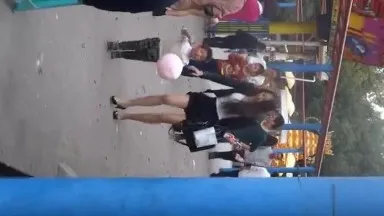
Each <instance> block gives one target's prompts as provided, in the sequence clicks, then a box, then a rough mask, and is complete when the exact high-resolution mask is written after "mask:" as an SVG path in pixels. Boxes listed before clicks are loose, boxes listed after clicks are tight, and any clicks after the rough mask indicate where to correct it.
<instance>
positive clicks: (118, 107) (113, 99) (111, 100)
mask: <svg viewBox="0 0 384 216" xmlns="http://www.w3.org/2000/svg"><path fill="white" fill-rule="evenodd" d="M109 102H110V103H111V104H112V105H114V106H115V108H117V109H125V107H123V106H121V105H120V104H118V103H117V100H116V96H111V97H110V98H109Z"/></svg>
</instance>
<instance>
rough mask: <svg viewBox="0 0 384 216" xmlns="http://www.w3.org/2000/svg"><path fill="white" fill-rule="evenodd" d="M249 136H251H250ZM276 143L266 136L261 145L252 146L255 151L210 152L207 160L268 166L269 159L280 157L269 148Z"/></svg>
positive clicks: (274, 139)
mask: <svg viewBox="0 0 384 216" xmlns="http://www.w3.org/2000/svg"><path fill="white" fill-rule="evenodd" d="M255 133H256V131H255ZM250 136H251V134H250ZM252 136H254V134H252ZM277 143H278V140H277V139H276V138H275V137H273V136H271V135H267V138H266V139H265V141H264V142H262V144H260V143H259V144H254V143H253V144H254V146H255V147H256V148H255V149H250V151H247V150H241V151H237V150H232V151H225V152H210V153H209V159H223V160H229V161H232V162H242V163H246V164H257V165H262V166H269V165H270V162H271V159H275V158H276V159H280V158H281V157H282V154H280V153H274V152H273V151H270V150H272V149H271V147H270V146H274V145H276V144H277Z"/></svg>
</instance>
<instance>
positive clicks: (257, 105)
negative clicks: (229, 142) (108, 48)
mask: <svg viewBox="0 0 384 216" xmlns="http://www.w3.org/2000/svg"><path fill="white" fill-rule="evenodd" d="M215 79H216V80H215ZM211 80H212V81H216V82H218V83H221V84H224V85H228V86H231V87H233V89H222V90H207V91H205V92H190V93H188V94H187V95H156V96H147V97H142V98H136V99H133V100H123V99H120V98H117V97H115V96H112V97H111V103H112V104H113V105H115V107H116V108H118V109H120V110H116V111H114V112H113V118H114V119H116V120H134V121H140V122H143V123H147V124H160V123H167V124H171V125H172V129H174V130H178V131H180V130H182V131H183V133H184V132H188V134H190V133H189V132H193V131H195V129H196V130H199V129H203V128H207V127H212V126H216V125H217V126H220V128H224V130H228V131H231V132H233V133H234V134H235V136H236V137H238V138H239V139H240V140H242V141H244V142H245V143H248V144H249V143H260V142H263V141H264V140H265V136H264V134H263V136H257V137H255V136H252V134H253V133H255V128H258V127H260V125H259V122H257V121H256V120H255V118H256V117H257V116H258V115H260V114H263V113H267V112H270V111H272V112H276V111H275V110H276V101H275V100H276V98H277V96H276V94H275V93H274V92H273V91H270V90H267V89H261V88H258V87H256V86H255V85H253V84H251V83H247V82H242V81H236V80H232V79H230V78H226V77H212V79H211ZM159 105H169V106H173V107H177V108H180V109H183V110H184V113H182V112H180V113H130V112H127V111H126V110H124V109H126V108H128V107H132V106H159ZM270 119H271V121H270V126H271V127H274V126H276V127H279V126H281V124H283V123H284V120H282V121H280V119H282V117H281V115H280V114H277V115H274V116H273V117H271V118H270ZM276 119H277V120H279V121H275V120H276ZM179 123H183V124H179ZM186 124H188V125H191V126H192V128H193V129H192V130H191V128H186V127H184V126H185V125H186ZM199 124H200V125H202V126H201V127H200V128H199ZM275 124H278V125H275ZM178 127H180V128H178ZM215 129H216V128H215ZM224 130H223V131H222V132H225V131H224ZM250 134H251V135H250ZM222 135H223V133H220V134H217V137H218V139H219V138H220V137H222ZM187 146H188V147H189V148H190V151H191V152H195V151H201V150H202V149H197V148H196V146H193V145H191V144H190V143H187ZM212 147H213V146H207V147H205V148H204V149H208V148H212Z"/></svg>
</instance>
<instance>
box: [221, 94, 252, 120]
mask: <svg viewBox="0 0 384 216" xmlns="http://www.w3.org/2000/svg"><path fill="white" fill-rule="evenodd" d="M244 98H245V95H243V94H240V93H233V94H230V95H228V96H226V97H219V98H217V100H216V110H217V115H218V117H219V119H225V118H232V117H236V116H237V115H233V114H229V113H227V112H226V111H225V109H224V104H225V103H227V102H235V101H241V100H243V99H244Z"/></svg>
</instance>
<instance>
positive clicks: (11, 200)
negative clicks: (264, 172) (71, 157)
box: [0, 177, 384, 216]
mask: <svg viewBox="0 0 384 216" xmlns="http://www.w3.org/2000/svg"><path fill="white" fill-rule="evenodd" d="M0 191H1V193H0V201H1V205H0V212H1V215H4V216H8V215H14V216H42V215H54V216H69V215H70V216H105V215H113V216H127V215H129V216H154V215H156V216H196V215H202V216H205V215H209V216H238V215H286V216H298V215H310V216H335V215H337V216H361V215H384V205H383V194H384V177H377V178H374V177H365V178H357V177H356V178H355V177H354V178H341V177H340V178H300V180H298V179H297V178H275V179H270V178H210V179H208V178H100V179H87V178H66V179H55V178H30V179H28V180H22V179H4V180H0Z"/></svg>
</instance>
